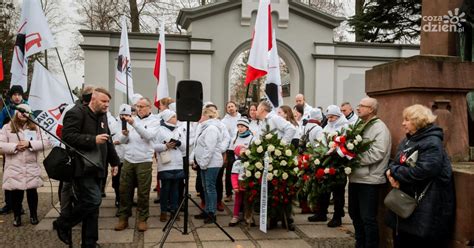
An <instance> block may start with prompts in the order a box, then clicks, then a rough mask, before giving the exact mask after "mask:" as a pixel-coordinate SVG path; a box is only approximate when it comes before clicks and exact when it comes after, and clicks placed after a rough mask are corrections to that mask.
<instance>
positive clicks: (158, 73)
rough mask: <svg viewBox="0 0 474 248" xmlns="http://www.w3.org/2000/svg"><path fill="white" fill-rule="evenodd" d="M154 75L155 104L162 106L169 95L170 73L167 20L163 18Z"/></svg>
mask: <svg viewBox="0 0 474 248" xmlns="http://www.w3.org/2000/svg"><path fill="white" fill-rule="evenodd" d="M153 75H154V76H155V77H156V80H157V82H156V84H157V85H156V94H155V106H156V107H157V108H159V107H160V100H161V99H163V98H165V97H169V91H168V74H167V71H166V47H165V21H164V19H162V20H161V25H160V39H159V40H158V45H157V47H156V57H155V69H154V70H153Z"/></svg>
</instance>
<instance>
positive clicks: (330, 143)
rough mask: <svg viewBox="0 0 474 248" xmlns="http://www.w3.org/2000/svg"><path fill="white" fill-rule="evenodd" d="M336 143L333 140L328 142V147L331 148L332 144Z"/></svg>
mask: <svg viewBox="0 0 474 248" xmlns="http://www.w3.org/2000/svg"><path fill="white" fill-rule="evenodd" d="M335 145H336V143H335V142H334V141H331V142H329V145H328V146H329V148H333V147H334V146H335Z"/></svg>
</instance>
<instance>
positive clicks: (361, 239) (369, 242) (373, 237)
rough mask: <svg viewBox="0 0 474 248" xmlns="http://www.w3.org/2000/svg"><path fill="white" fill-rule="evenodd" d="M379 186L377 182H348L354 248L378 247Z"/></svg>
mask: <svg viewBox="0 0 474 248" xmlns="http://www.w3.org/2000/svg"><path fill="white" fill-rule="evenodd" d="M380 187H381V185H378V184H375V185H374V184H361V183H349V216H350V217H351V219H352V223H353V224H354V230H355V238H356V248H377V247H379V226H378V223H377V212H378V211H377V210H378V203H379V191H380Z"/></svg>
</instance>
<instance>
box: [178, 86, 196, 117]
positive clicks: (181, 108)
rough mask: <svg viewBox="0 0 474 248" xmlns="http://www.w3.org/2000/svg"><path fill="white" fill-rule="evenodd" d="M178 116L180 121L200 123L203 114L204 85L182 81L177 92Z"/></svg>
mask: <svg viewBox="0 0 474 248" xmlns="http://www.w3.org/2000/svg"><path fill="white" fill-rule="evenodd" d="M176 112H177V113H176V115H177V116H178V120H180V121H199V119H201V114H202V84H201V82H199V81H194V80H181V81H179V82H178V89H177V90H176Z"/></svg>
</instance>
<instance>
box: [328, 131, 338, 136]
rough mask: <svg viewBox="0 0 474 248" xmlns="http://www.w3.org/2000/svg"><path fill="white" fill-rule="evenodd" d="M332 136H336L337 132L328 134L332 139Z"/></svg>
mask: <svg viewBox="0 0 474 248" xmlns="http://www.w3.org/2000/svg"><path fill="white" fill-rule="evenodd" d="M334 136H337V132H331V133H329V137H334Z"/></svg>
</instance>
